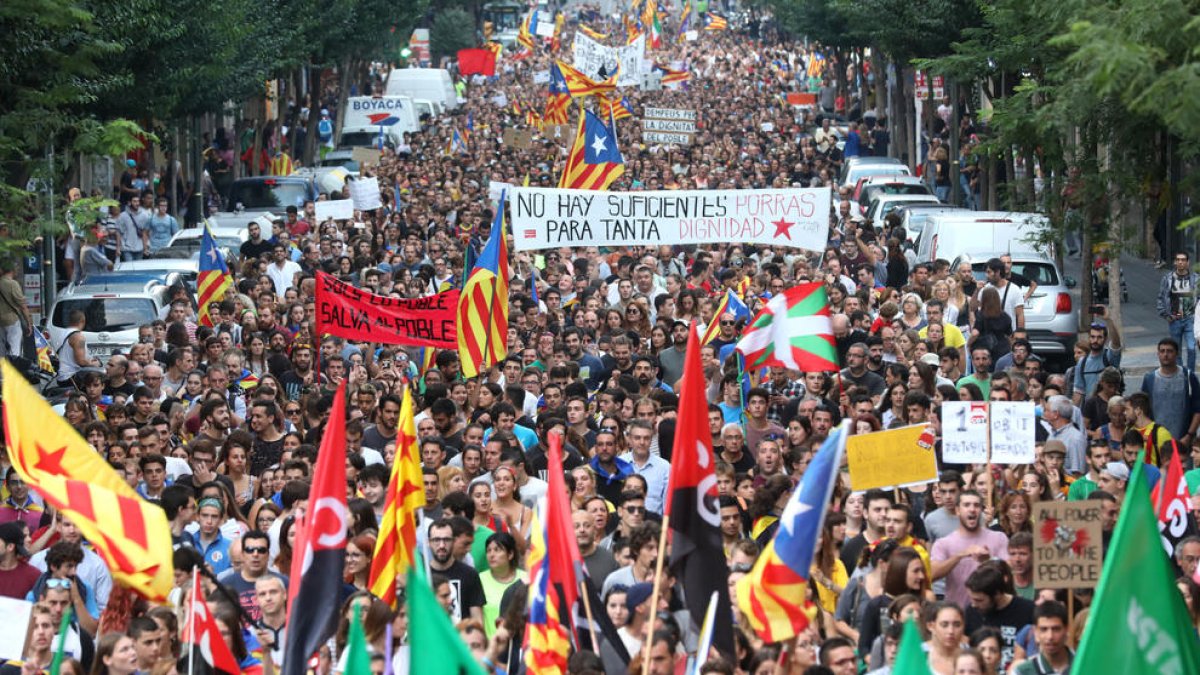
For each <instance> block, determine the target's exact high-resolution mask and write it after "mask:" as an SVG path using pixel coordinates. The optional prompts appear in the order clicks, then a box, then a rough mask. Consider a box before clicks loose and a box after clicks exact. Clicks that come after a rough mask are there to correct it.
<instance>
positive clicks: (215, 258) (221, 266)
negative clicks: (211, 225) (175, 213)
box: [196, 223, 233, 326]
mask: <svg viewBox="0 0 1200 675" xmlns="http://www.w3.org/2000/svg"><path fill="white" fill-rule="evenodd" d="M232 286H233V277H232V276H230V274H229V267H228V266H227V265H226V264H225V256H223V255H221V250H220V249H218V248H217V240H216V239H213V236H212V231H211V230H209V229H208V224H207V223H205V225H204V235H203V236H202V237H201V238H200V273H199V274H198V275H197V276H196V303H197V304H198V305H200V310H199V319H200V325H201V326H212V325H213V320H212V317H211V316H209V313H208V306H209V304H211V303H214V302H219V301H220V300H221V298H223V297H225V291H227V290H229V289H230V288H231V287H232Z"/></svg>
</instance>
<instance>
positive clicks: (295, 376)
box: [279, 344, 317, 401]
mask: <svg viewBox="0 0 1200 675" xmlns="http://www.w3.org/2000/svg"><path fill="white" fill-rule="evenodd" d="M291 361H292V369H291V370H289V371H287V372H286V373H284V374H283V375H281V376H280V377H279V383H280V384H282V385H283V393H284V395H285V396H287V398H288V400H289V401H299V400H300V395H301V394H302V393H303V392H304V389H305V387H311V386H314V385H316V384H317V373H316V371H314V370H313V367H312V366H313V348H312V347H311V346H310V345H304V344H296V345H292V359H291Z"/></svg>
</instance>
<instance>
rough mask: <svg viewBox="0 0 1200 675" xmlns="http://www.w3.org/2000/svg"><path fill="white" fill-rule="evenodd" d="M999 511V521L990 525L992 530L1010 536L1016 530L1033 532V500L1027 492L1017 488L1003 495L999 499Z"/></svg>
mask: <svg viewBox="0 0 1200 675" xmlns="http://www.w3.org/2000/svg"><path fill="white" fill-rule="evenodd" d="M999 511H1000V512H999V514H998V515H997V518H998V519H999V522H997V523H996V525H995V526H994V527H992V529H993V530H998V531H1000V532H1003V533H1004V534H1006V535H1008V536H1010V537H1011V536H1013V535H1014V534H1016V533H1018V532H1030V533H1032V532H1033V521H1032V520H1031V516H1032V514H1033V502H1032V501H1031V500H1030V498H1029V495H1028V494H1027V493H1025V492H1023V491H1020V490H1017V491H1013V492H1009V493H1008V494H1006V495H1004V498H1003V499H1001V500H1000V509H999Z"/></svg>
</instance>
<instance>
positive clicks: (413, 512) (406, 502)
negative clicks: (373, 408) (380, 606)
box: [367, 387, 425, 609]
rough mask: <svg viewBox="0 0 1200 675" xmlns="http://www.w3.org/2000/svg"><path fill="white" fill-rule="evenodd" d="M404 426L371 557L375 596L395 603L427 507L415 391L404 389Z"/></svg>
mask: <svg viewBox="0 0 1200 675" xmlns="http://www.w3.org/2000/svg"><path fill="white" fill-rule="evenodd" d="M398 426H399V427H400V429H399V431H398V432H397V434H396V459H395V461H394V463H393V464H392V479H391V480H390V481H389V482H388V488H387V499H386V501H385V502H384V507H383V519H382V520H381V521H380V522H379V538H378V539H376V540H375V555H373V556H372V557H371V576H370V581H369V583H368V584H367V586H368V588H370V589H371V593H373V594H375V597H377V598H379V599H380V600H383V601H384V602H386V603H388V604H389V605H391V606H392V609H396V608H397V607H398V604H397V601H396V584H397V579H399V578H400V577H402V576H404V575H405V574H407V573H408V568H409V567H411V566H412V565H414V564H415V563H416V550H417V510H418V509H420V508H422V507H424V506H425V488H424V484H423V483H422V478H421V455H420V451H419V450H418V449H417V423H416V422H415V421H414V419H413V402H412V391H410V390H409V389H408V388H407V387H405V389H404V400H403V401H402V402H401V403H400V423H399V425H398Z"/></svg>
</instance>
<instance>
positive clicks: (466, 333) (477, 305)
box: [458, 192, 509, 378]
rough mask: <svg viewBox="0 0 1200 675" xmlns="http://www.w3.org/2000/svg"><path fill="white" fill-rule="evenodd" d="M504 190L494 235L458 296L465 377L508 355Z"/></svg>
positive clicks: (476, 373)
mask: <svg viewBox="0 0 1200 675" xmlns="http://www.w3.org/2000/svg"><path fill="white" fill-rule="evenodd" d="M506 196H507V192H501V193H500V203H499V204H497V205H496V217H495V219H493V221H492V235H491V237H489V238H488V242H487V244H486V245H485V246H484V247H483V250H482V251H480V252H479V258H478V259H476V260H475V265H474V267H472V269H471V273H470V274H469V275H468V276H467V281H466V283H464V284H463V290H462V294H461V295H460V296H459V299H458V352H459V358H460V359H461V360H462V373H463V376H464V377H468V378H471V377H475V376H476V375H479V374H480V373H481V372H486V371H487V369H488V368H490V367H491V366H494V365H496V364H497V363H500V362H501V361H503V360H504V357H505V356H507V355H508V280H509V274H508V244H507V243H506V242H505V239H504V201H505V198H506Z"/></svg>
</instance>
